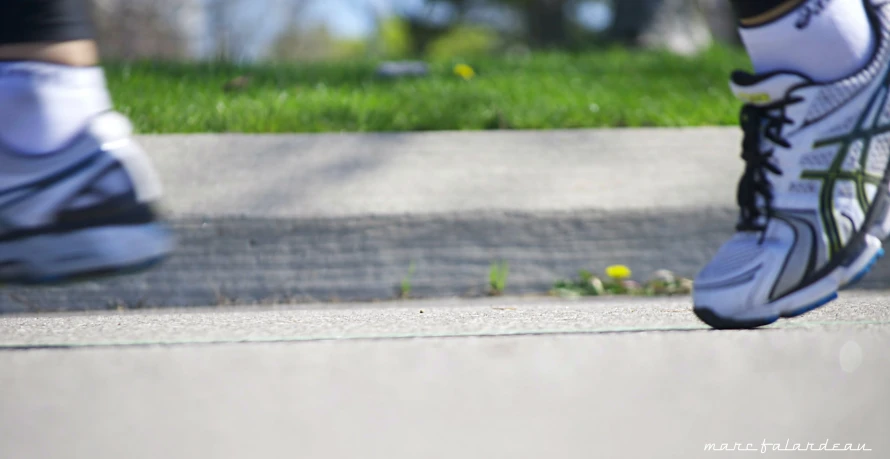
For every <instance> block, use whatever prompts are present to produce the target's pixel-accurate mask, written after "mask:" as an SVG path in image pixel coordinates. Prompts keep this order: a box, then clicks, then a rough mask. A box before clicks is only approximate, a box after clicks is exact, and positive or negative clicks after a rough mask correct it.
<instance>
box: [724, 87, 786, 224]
mask: <svg viewBox="0 0 890 459" xmlns="http://www.w3.org/2000/svg"><path fill="white" fill-rule="evenodd" d="M800 101H801V99H798V98H790V99H784V100H780V101H778V102H774V103H772V104H769V105H764V106H759V105H751V104H748V105H745V106H744V107H743V108H742V114H741V125H742V131H743V132H744V134H745V138H744V141H743V142H742V159H743V160H744V161H745V173H744V174H742V179H741V181H740V182H739V189H738V197H737V199H738V204H739V208H740V209H741V216H740V217H739V224H738V225H737V226H736V229H737V230H738V231H752V232H764V231H766V227H767V225H768V224H769V220H770V218H772V212H773V209H772V202H773V185H772V183H770V181H769V177H768V176H767V173H769V172H772V173H773V174H776V175H782V170H781V169H779V168H778V167H776V165H775V164H773V162H772V158H773V151H774V150H772V149H769V150H763V139H767V140H769V141H770V142H772V143H773V144H775V145H778V146H780V147H783V148H790V147H791V144H790V143H789V142H788V140H786V139H785V138H784V137H782V129H783V128H784V127H785V125H786V124H792V123H793V122H794V121H792V120H791V119H789V118H788V117H786V116H785V108H786V107H787V106H789V105H791V104H795V103H798V102H800ZM758 196H759V197H760V198H762V202H758V199H757V198H758Z"/></svg>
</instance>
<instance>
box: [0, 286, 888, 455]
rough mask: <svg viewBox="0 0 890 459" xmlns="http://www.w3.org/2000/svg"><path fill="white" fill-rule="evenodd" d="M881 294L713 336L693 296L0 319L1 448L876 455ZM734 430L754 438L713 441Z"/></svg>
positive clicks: (37, 451) (883, 325) (881, 401)
mask: <svg viewBox="0 0 890 459" xmlns="http://www.w3.org/2000/svg"><path fill="white" fill-rule="evenodd" d="M886 298H887V293H886V292H845V293H844V294H843V295H842V296H841V298H840V299H839V300H838V301H837V302H835V303H832V304H830V305H828V306H826V307H825V308H822V309H819V310H817V311H814V312H812V313H810V314H808V315H806V316H804V317H801V318H799V319H794V320H783V321H781V322H779V323H777V324H775V325H773V326H770V327H768V328H766V329H762V330H755V331H726V332H720V331H714V330H709V329H707V327H706V326H704V325H703V324H701V323H699V322H698V321H697V319H696V318H695V316H694V315H693V314H692V313H691V312H690V311H689V298H688V297H684V298H657V299H647V298H597V299H590V300H583V301H564V300H559V299H540V300H525V299H511V298H499V299H480V300H472V301H465V300H430V301H407V302H401V301H400V302H393V303H380V304H373V305H372V304H316V305H304V306H295V307H275V308H258V307H250V308H231V309H230V308H208V309H201V308H191V309H188V310H171V309H168V310H162V311H125V312H116V311H104V312H89V313H75V314H44V315H22V316H5V317H0V368H2V369H3V371H0V387H2V388H3V392H2V394H0V451H3V454H2V456H3V457H4V458H16V459H17V458H27V459H43V458H47V459H50V458H51V459H59V458H68V457H78V458H81V457H83V458H89V459H120V458H127V459H142V458H145V459H158V458H164V459H179V458H188V459H193V458H213V459H229V458H231V459H243V458H287V459H291V458H300V459H310V458H381V459H383V458H385V459H400V458H410V459H417V458H448V459H451V458H485V459H490V458H551V457H552V458H579V459H581V458H583V459H588V458H591V457H598V458H599V457H601V458H610V459H611V458H684V459H696V458H715V457H717V458H719V457H724V454H725V455H726V457H776V458H784V457H800V456H797V455H795V454H793V453H792V454H790V455H789V454H787V452H782V451H772V450H767V451H764V453H765V454H759V452H760V448H761V445H762V444H763V443H764V442H768V443H773V444H775V443H780V444H782V445H783V446H784V444H785V443H786V441H787V442H789V443H790V444H792V445H793V444H794V443H800V444H803V445H806V443H808V442H812V443H813V444H814V446H813V447H818V446H817V445H819V444H821V443H823V442H826V441H828V442H829V445H831V444H834V443H840V444H841V445H842V446H840V448H843V447H844V446H843V445H844V444H846V443H852V444H856V445H866V446H867V448H868V449H870V450H871V453H870V454H869V453H867V452H866V453H861V452H860V453H850V452H846V453H845V452H840V453H837V454H834V453H830V454H828V455H827V457H832V458H834V457H841V458H858V457H888V453H887V452H888V451H890V437H888V435H887V427H888V425H890V411H888V410H887V407H888V406H890V391H888V390H887V381H888V379H890V354H888V353H887V352H886V350H887V348H888V346H890V308H887V307H886ZM420 311H423V312H422V313H421V312H420ZM735 442H741V443H742V444H743V445H745V444H747V443H752V444H755V445H757V446H756V448H757V453H753V455H752V453H750V452H749V453H744V454H743V453H737V454H733V453H715V452H714V451H708V450H707V449H706V448H707V445H708V444H717V445H720V444H722V443H729V444H730V445H732V444H734V443H735ZM718 447H719V446H718ZM829 447H830V446H829ZM811 454H812V457H821V456H820V455H819V453H815V452H814V453H811ZM863 454H864V456H863ZM803 456H805V457H810V456H809V455H808V454H807V453H803Z"/></svg>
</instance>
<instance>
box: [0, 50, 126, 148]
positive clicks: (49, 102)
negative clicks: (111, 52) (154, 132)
mask: <svg viewBox="0 0 890 459" xmlns="http://www.w3.org/2000/svg"><path fill="white" fill-rule="evenodd" d="M111 106H112V105H111V97H110V96H109V94H108V89H107V88H106V86H105V74H104V73H103V71H102V69H101V68H100V67H69V66H65V65H57V64H48V63H43V62H0V144H2V145H4V146H6V147H11V148H12V149H13V151H15V152H19V153H24V154H45V153H51V152H54V151H56V150H58V149H60V148H62V147H64V146H65V145H66V144H67V143H68V142H70V141H71V140H73V139H74V137H75V136H76V135H77V134H79V133H80V132H81V131H82V130H83V129H84V127H86V125H87V123H88V122H89V121H90V119H91V118H93V117H94V116H95V115H97V114H99V113H102V112H105V111H107V110H110V109H111Z"/></svg>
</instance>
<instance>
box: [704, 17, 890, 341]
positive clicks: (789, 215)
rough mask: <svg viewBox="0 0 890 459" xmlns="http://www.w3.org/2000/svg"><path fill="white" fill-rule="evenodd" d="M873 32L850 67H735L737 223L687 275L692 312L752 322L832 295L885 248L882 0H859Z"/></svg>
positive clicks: (888, 81) (889, 101)
mask: <svg viewBox="0 0 890 459" xmlns="http://www.w3.org/2000/svg"><path fill="white" fill-rule="evenodd" d="M867 3H868V5H867V8H868V10H869V14H870V16H871V20H872V26H873V27H874V30H875V35H876V37H877V44H876V47H875V52H874V56H873V57H872V59H871V61H870V63H869V64H868V65H867V66H866V67H865V68H864V69H862V70H861V71H859V72H858V73H856V74H855V75H852V76H849V77H847V78H844V79H842V80H839V81H835V82H831V83H818V84H817V83H814V82H813V81H811V80H810V79H808V78H807V77H806V76H804V75H800V74H795V73H782V72H777V73H771V74H766V75H750V74H746V73H741V72H736V73H735V74H734V75H733V76H732V87H733V90H734V91H735V93H736V95H737V96H738V97H739V98H740V99H742V100H743V101H745V102H746V105H745V107H744V108H743V109H742V115H741V125H742V129H743V131H744V134H745V140H744V145H743V154H742V158H743V159H744V161H745V171H744V174H743V176H742V179H741V182H740V184H739V188H738V204H739V206H740V207H741V217H740V220H739V224H738V233H737V234H736V235H735V237H733V238H732V239H731V240H729V242H727V243H726V244H725V245H723V247H722V248H720V250H719V251H718V253H717V254H716V256H715V257H714V259H713V260H712V261H711V262H710V263H709V264H708V265H707V266H706V267H705V268H704V269H703V270H702V271H701V272H700V273H699V274H698V276H697V278H696V280H695V293H694V303H695V308H694V311H695V313H696V315H697V316H698V317H699V318H700V319H701V320H703V321H704V322H705V323H707V324H708V325H711V326H712V327H715V328H752V327H758V326H763V325H767V324H770V323H773V322H775V321H777V320H778V319H780V318H782V317H795V316H798V315H801V314H803V313H806V312H808V311H811V310H813V309H815V308H818V307H819V306H822V305H824V304H826V303H828V302H830V301H832V300H833V299H835V298H836V297H837V294H838V291H839V290H840V289H842V288H844V287H846V286H848V285H850V284H852V283H854V282H856V281H857V280H859V279H860V278H861V277H862V276H864V275H865V274H866V273H868V271H869V270H870V269H871V267H872V266H873V264H874V263H875V262H876V261H877V259H878V258H880V257H881V256H882V255H883V254H884V250H883V249H882V247H881V242H882V240H883V239H885V238H886V237H887V236H888V234H890V219H888V207H890V197H888V183H890V174H888V167H887V166H888V157H890V74H888V73H890V72H888V70H890V1H888V0H873V1H870V2H867Z"/></svg>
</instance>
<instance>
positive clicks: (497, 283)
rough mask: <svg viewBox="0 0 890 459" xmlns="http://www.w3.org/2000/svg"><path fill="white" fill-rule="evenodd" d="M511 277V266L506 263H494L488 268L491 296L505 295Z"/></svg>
mask: <svg viewBox="0 0 890 459" xmlns="http://www.w3.org/2000/svg"><path fill="white" fill-rule="evenodd" d="M509 275H510V265H509V264H508V263H507V262H506V261H501V262H495V263H492V264H491V266H490V267H489V268H488V288H489V290H488V293H489V295H492V296H500V295H503V294H504V291H505V290H507V276H509Z"/></svg>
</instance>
